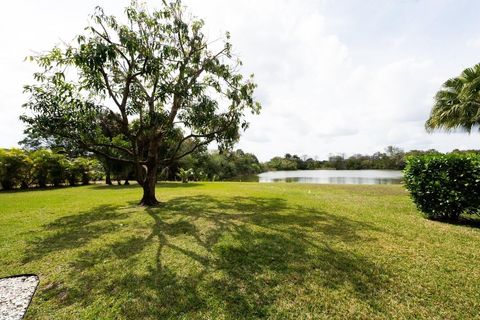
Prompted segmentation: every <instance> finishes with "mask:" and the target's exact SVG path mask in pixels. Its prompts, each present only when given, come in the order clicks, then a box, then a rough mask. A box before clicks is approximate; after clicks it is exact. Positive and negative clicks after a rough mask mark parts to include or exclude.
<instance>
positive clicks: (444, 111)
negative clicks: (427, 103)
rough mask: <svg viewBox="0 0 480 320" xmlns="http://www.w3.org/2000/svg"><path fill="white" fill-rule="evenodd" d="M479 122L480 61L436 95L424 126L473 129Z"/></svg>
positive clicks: (451, 80)
mask: <svg viewBox="0 0 480 320" xmlns="http://www.w3.org/2000/svg"><path fill="white" fill-rule="evenodd" d="M479 125H480V64H477V65H475V66H473V67H472V68H468V69H465V70H464V71H463V72H462V74H460V76H458V77H456V78H452V79H449V80H447V81H446V82H445V83H444V84H443V85H442V88H441V89H440V91H438V92H437V94H436V95H435V103H434V105H433V108H432V111H431V113H430V118H429V119H428V120H427V122H426V124H425V127H426V129H427V130H428V131H432V130H435V129H445V130H454V129H462V130H465V131H467V132H469V133H470V132H471V131H472V129H473V128H478V126H479Z"/></svg>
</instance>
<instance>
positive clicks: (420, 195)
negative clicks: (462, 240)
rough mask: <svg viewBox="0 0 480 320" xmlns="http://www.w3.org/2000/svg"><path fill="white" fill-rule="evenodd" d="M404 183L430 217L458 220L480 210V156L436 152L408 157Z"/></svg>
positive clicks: (417, 203)
mask: <svg viewBox="0 0 480 320" xmlns="http://www.w3.org/2000/svg"><path fill="white" fill-rule="evenodd" d="M404 173H405V185H406V188H407V189H408V190H409V191H410V194H411V196H412V198H413V201H414V202H415V204H416V205H417V207H418V208H419V210H420V211H422V212H423V213H424V214H425V215H426V216H427V217H428V218H431V219H447V220H456V219H458V217H459V216H460V215H461V214H462V213H478V212H479V209H480V155H478V154H473V153H471V154H459V153H450V154H436V155H422V156H412V157H408V158H407V165H406V168H405V171H404Z"/></svg>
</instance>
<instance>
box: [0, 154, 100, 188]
mask: <svg viewBox="0 0 480 320" xmlns="http://www.w3.org/2000/svg"><path fill="white" fill-rule="evenodd" d="M102 177H103V168H102V166H101V164H100V163H99V162H98V161H97V160H95V159H92V158H88V157H77V158H67V157H66V156H65V155H64V154H58V153H54V152H52V151H50V150H46V149H40V150H36V151H32V152H28V151H25V150H22V149H15V148H14V149H0V184H1V187H2V188H3V189H4V190H11V189H15V188H22V189H27V188H28V187H31V186H38V187H41V188H44V187H46V186H49V185H52V186H60V185H63V184H65V183H68V184H69V185H75V184H77V183H79V182H81V183H82V184H88V183H89V182H90V181H94V180H98V179H101V178H102Z"/></svg>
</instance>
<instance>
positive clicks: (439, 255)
mask: <svg viewBox="0 0 480 320" xmlns="http://www.w3.org/2000/svg"><path fill="white" fill-rule="evenodd" d="M140 194H141V192H140V189H139V188H138V187H137V186H129V187H123V186H122V187H118V186H113V187H107V186H88V187H76V188H65V189H58V190H48V191H31V192H13V193H6V192H1V193H0V276H7V275H10V274H16V273H37V274H38V275H39V276H40V279H41V282H40V287H39V291H38V292H37V294H36V295H35V298H34V300H33V303H32V305H31V307H30V310H29V315H28V318H30V319H160V318H184V319H192V318H201V319H239V318H246V319H251V318H257V317H259V318H260V317H264V318H273V319H275V318H277V319H285V318H290V319H310V318H312V319H313V318H315V319H318V318H342V319H343V318H348V317H356V318H369V319H371V318H427V317H428V318H438V319H444V318H474V317H476V316H478V310H480V268H479V265H480V250H479V243H480V229H479V228H477V226H478V225H479V224H478V223H476V222H475V221H473V222H470V223H466V224H463V225H449V224H444V223H439V222H433V221H429V220H426V219H424V218H423V217H421V215H420V214H419V213H418V212H417V210H416V209H415V208H414V206H413V205H412V203H411V201H410V199H409V198H408V195H407V194H406V192H405V191H404V190H403V188H402V187H401V186H332V185H330V186H327V185H326V186H321V185H317V186H314V185H293V184H257V183H202V184H193V183H192V184H173V183H172V184H162V185H159V188H158V190H157V195H158V198H159V199H160V200H162V202H163V204H162V206H161V207H159V208H154V209H146V208H142V207H138V206H137V205H136V203H137V202H138V200H139V199H140Z"/></svg>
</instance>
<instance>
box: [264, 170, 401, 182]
mask: <svg viewBox="0 0 480 320" xmlns="http://www.w3.org/2000/svg"><path fill="white" fill-rule="evenodd" d="M402 177H403V173H402V171H397V170H297V171H269V172H264V173H261V174H259V175H258V178H259V182H297V183H323V184H399V183H400V182H401V181H402Z"/></svg>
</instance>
